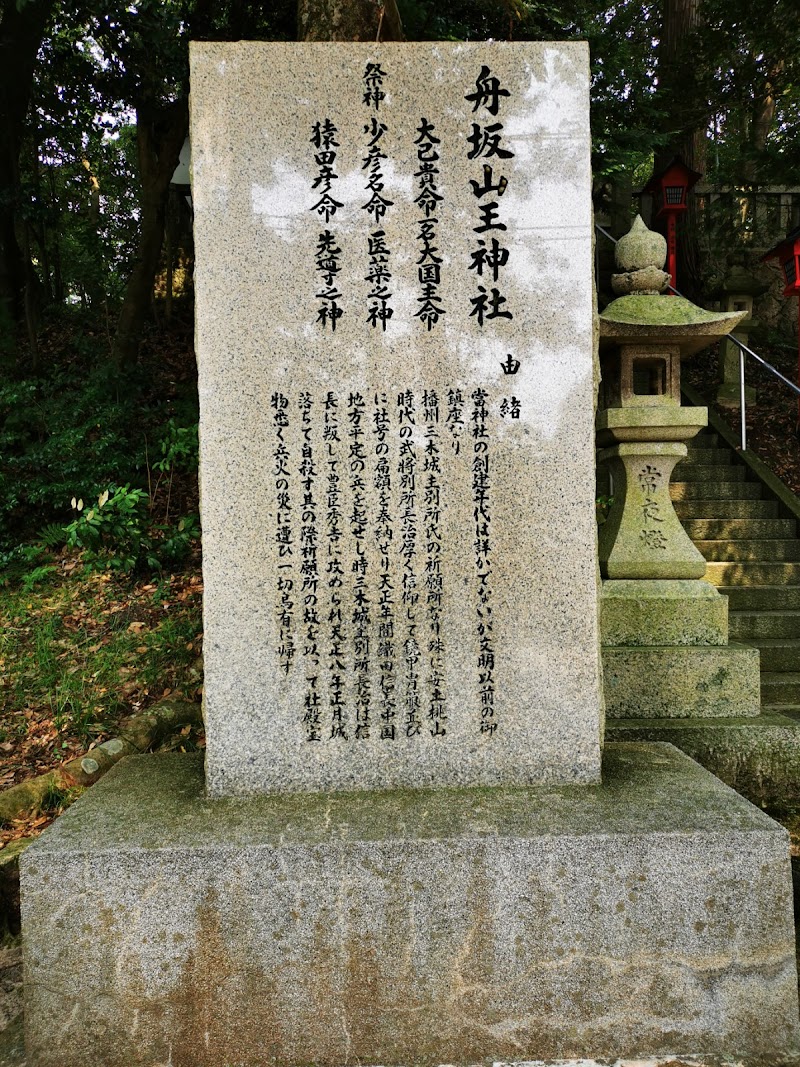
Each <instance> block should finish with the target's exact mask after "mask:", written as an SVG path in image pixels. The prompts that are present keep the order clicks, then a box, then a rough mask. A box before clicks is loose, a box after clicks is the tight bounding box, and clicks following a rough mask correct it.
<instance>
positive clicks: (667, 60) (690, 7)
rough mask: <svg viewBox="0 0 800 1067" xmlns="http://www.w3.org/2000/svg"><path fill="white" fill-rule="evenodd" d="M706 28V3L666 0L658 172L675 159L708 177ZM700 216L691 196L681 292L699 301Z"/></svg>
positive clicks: (682, 237)
mask: <svg viewBox="0 0 800 1067" xmlns="http://www.w3.org/2000/svg"><path fill="white" fill-rule="evenodd" d="M701 25H702V18H701V13H700V0H664V21H663V26H662V32H661V43H660V45H659V50H658V94H659V97H660V98H661V103H662V110H663V111H664V113H665V115H666V116H667V118H666V120H665V121H666V125H665V128H664V129H663V131H662V132H663V133H664V134H665V135H666V143H665V144H664V145H663V146H662V147H661V148H659V149H658V150H657V151H656V154H655V170H656V172H658V171H660V170H663V169H664V167H666V166H667V164H668V163H669V162H670V161H671V159H672V158H673V157H674V156H680V158H681V159H682V160H683V162H684V163H685V164H686V165H687V167H691V169H692V170H696V171H699V172H700V173H703V171H704V170H705V166H706V125H707V123H708V104H707V101H706V98H705V95H704V91H703V86H702V78H701V77H700V76H699V71H698V68H697V63H698V57H697V50H696V48H695V47H694V42H695V39H696V35H697V31H698V30H699V29H700V27H701ZM698 226H699V218H698V212H697V209H696V206H695V203H694V199H693V198H692V197H691V195H690V197H689V210H688V211H687V212H686V213H685V214H684V215H683V218H682V219H681V222H680V225H679V229H678V283H677V284H678V288H679V289H681V291H682V292H684V293H685V295H687V296H689V297H692V298H696V297H697V296H698V295H699V292H700V288H701V278H702V270H701V262H700V245H699V241H698Z"/></svg>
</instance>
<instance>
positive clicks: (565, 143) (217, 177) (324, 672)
mask: <svg viewBox="0 0 800 1067" xmlns="http://www.w3.org/2000/svg"><path fill="white" fill-rule="evenodd" d="M207 49H208V50H207ZM213 54H214V55H215V56H216V57H217V59H216V60H215V61H212V59H211V55H212V51H211V46H196V47H195V48H194V51H193V86H194V95H193V108H194V112H193V133H192V136H193V145H194V159H195V208H196V213H197V243H198V249H197V256H198V306H199V307H200V308H202V310H201V311H199V319H198V331H199V336H200V340H201V344H200V353H199V363H200V389H201V404H202V415H201V419H202V440H203V458H202V464H203V467H202V478H203V519H204V537H205V554H206V564H205V566H206V583H207V590H208V591H209V593H210V592H211V590H212V589H213V590H214V596H215V601H214V602H215V605H217V606H216V607H215V608H214V609H213V610H209V611H208V612H207V619H206V643H207V645H206V661H207V670H208V677H207V688H206V719H207V731H208V742H207V744H208V750H207V751H208V781H209V789H210V791H211V792H212V793H226V792H254V791H255V792H257V791H269V790H272V789H281V788H287V789H299V788H305V787H306V786H307V785H309V784H310V785H312V786H313V787H317V788H354V787H360V786H368V787H377V786H386V785H392V784H404V783H405V784H409V783H413V784H420V785H435V784H447V783H456V782H487V783H488V782H498V781H526V782H530V781H545V780H547V781H549V780H559V779H563V780H576V781H589V780H594V779H595V778H596V776H597V773H598V767H599V671H598V663H597V630H596V584H595V571H594V555H593V542H594V527H593V507H592V506H591V505H592V500H593V483H592V464H591V459H592V399H593V378H592V349H591V314H592V309H591V291H590V285H591V232H590V217H589V170H588V132H587V128H586V71H585V62H586V57H585V52H584V50H583V49H582V48H581V47H579V46H542V45H495V46H488V45H430V46H429V45H424V46H423V45H414V46H407V47H404V48H403V49H402V50H399V49H392V48H390V47H379V46H368V45H347V46H329V45H326V46H324V47H323V46H312V45H306V46H286V45H230V46H228V45H226V46H213ZM219 55H223V56H225V59H224V61H223V62H222V63H221V64H220V62H219V58H218V57H219ZM317 64H322V66H323V68H324V78H322V77H321V76H320V78H313V79H311V78H309V77H308V71H309V69H311V68H312V67H314V66H315V65H317ZM318 83H319V88H314V86H316V85H317V84H318ZM234 84H235V86H236V88H235V90H234V89H233V88H232V87H233V85H234ZM254 138H255V140H254ZM231 159H237V160H240V161H241V160H244V165H243V169H242V171H241V173H239V174H237V173H236V170H235V168H234V169H233V170H231V169H230V167H229V165H228V161H230V160H231ZM223 203H224V204H225V205H226V206H225V208H224V209H223V207H222V205H223ZM234 249H235V251H234ZM227 263H230V266H225V264H227ZM215 308H217V309H220V312H222V313H220V312H215V310H214V309H215ZM222 309H224V311H223V310H222ZM212 338H213V340H212ZM223 353H224V354H223ZM509 383H513V389H512V388H509ZM643 491H644V489H643ZM233 516H235V518H233ZM567 559H569V563H566V560H567ZM220 605H221V606H220ZM234 723H235V724H236V727H234Z"/></svg>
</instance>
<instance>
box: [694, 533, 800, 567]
mask: <svg viewBox="0 0 800 1067" xmlns="http://www.w3.org/2000/svg"><path fill="white" fill-rule="evenodd" d="M694 543H695V546H696V547H697V548H699V549H700V552H701V553H702V555H703V557H704V559H707V560H708V561H709V563H755V562H757V561H759V560H763V559H773V560H775V561H776V562H793V561H795V560H800V540H798V539H797V538H793V539H788V540H779V539H778V538H773V539H772V540H769V539H766V538H764V539H758V540H752V539H749V538H748V539H745V538H741V539H727V540H709V541H706V540H699V539H698V540H695V542H694Z"/></svg>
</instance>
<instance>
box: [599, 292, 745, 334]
mask: <svg viewBox="0 0 800 1067" xmlns="http://www.w3.org/2000/svg"><path fill="white" fill-rule="evenodd" d="M730 318H731V313H730V312H725V311H722V312H718V311H705V310H704V309H703V308H700V307H698V306H697V305H696V304H693V303H692V302H691V300H687V299H686V298H685V297H683V296H643V295H640V294H635V293H634V294H632V295H631V296H621V297H619V298H618V299H617V300H612V301H611V303H610V304H609V305H608V307H607V308H606V309H605V311H604V312H603V313H602V315H601V316H600V319H601V321H602V320H605V321H606V322H624V323H631V324H632V325H641V326H695V325H697V326H699V325H704V324H706V323H712V322H719V323H722V322H724V320H725V319H728V320H730ZM720 332H722V331H720ZM725 332H727V331H725Z"/></svg>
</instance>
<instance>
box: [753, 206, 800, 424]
mask: <svg viewBox="0 0 800 1067" xmlns="http://www.w3.org/2000/svg"><path fill="white" fill-rule="evenodd" d="M770 259H777V260H778V262H779V263H780V265H781V270H782V271H783V280H784V282H785V283H786V284H785V286H784V289H783V295H784V296H796V297H798V298H800V226H798V227H797V228H796V229H794V230H790V232H789V233H787V234H786V236H785V237H784V238H783V239H782V240H781V241H778V243H777V244H776V245H775V246H774V247H772V248H770V250H769V251H768V252H766V253H765V254H764V255H763V256H762V257H761V262H762V263H765V262H767V260H770ZM797 306H798V324H797V380H798V383H800V299H798V305H797ZM797 424H798V427H799V428H800V397H798V399H797Z"/></svg>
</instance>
